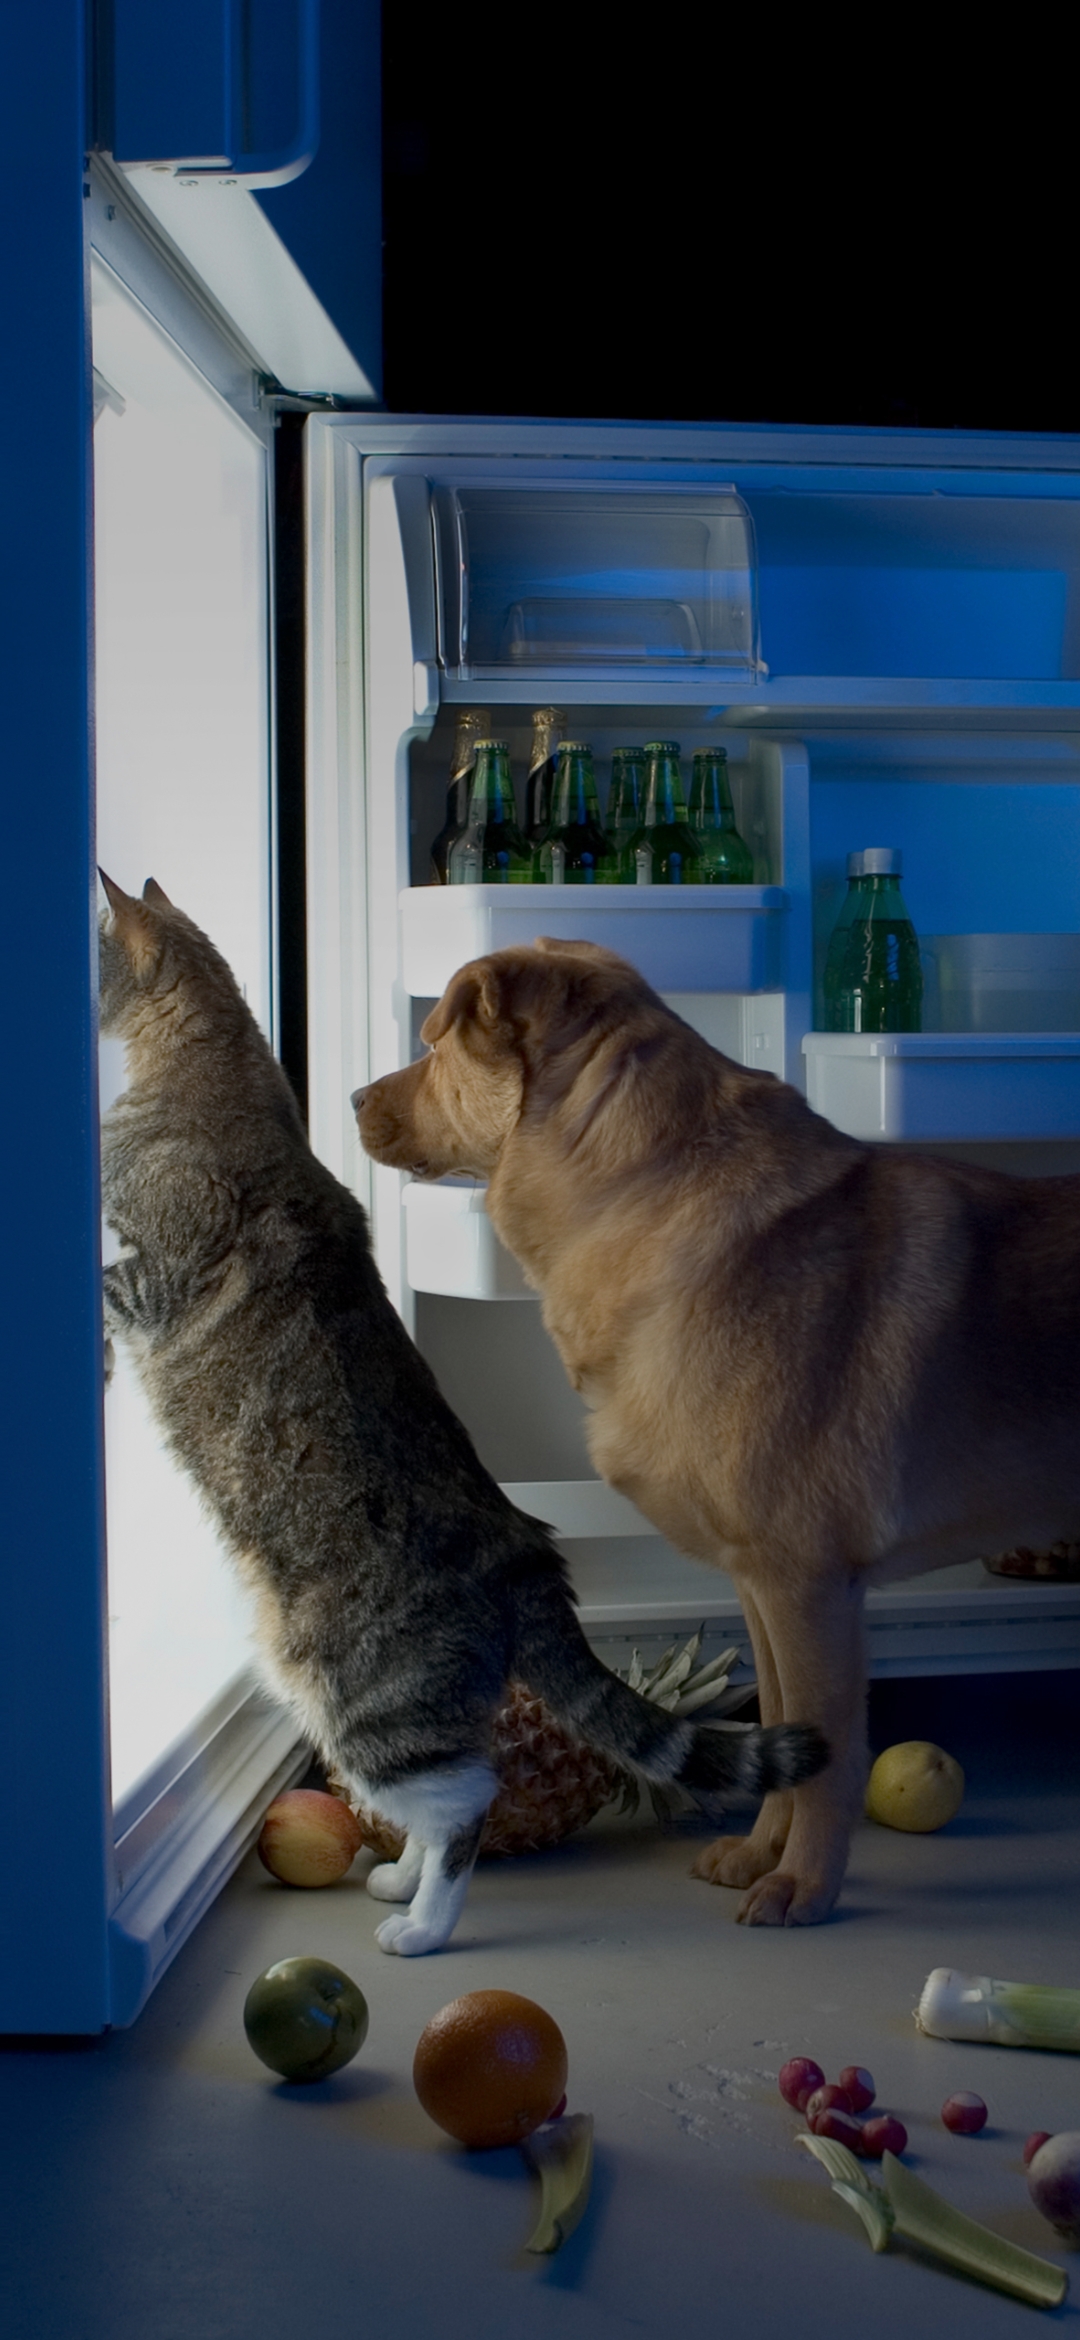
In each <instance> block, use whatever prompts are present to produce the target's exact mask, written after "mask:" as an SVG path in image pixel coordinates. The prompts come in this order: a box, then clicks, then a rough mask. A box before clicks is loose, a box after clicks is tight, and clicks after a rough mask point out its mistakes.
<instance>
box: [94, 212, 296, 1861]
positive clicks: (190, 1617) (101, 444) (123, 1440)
mask: <svg viewBox="0 0 1080 2340" xmlns="http://www.w3.org/2000/svg"><path fill="white" fill-rule="evenodd" d="M92 294H93V356H94V366H95V405H96V409H97V420H96V427H95V439H94V501H95V542H94V554H95V584H96V713H97V818H98V854H99V860H100V863H101V866H102V867H103V868H105V869H107V870H108V872H109V875H110V877H112V878H114V879H115V880H116V881H117V883H118V884H120V885H121V886H123V887H124V889H125V890H126V891H127V892H129V893H133V894H137V893H139V892H141V890H142V886H143V883H144V881H145V879H146V878H147V877H149V876H153V877H155V878H156V879H157V880H158V882H159V883H160V884H161V885H162V886H164V888H165V891H166V893H167V894H168V895H169V897H170V899H171V900H173V901H175V902H176V903H177V904H178V905H179V907H181V908H182V909H184V910H186V911H187V912H188V913H189V914H190V916H191V917H192V918H194V919H195V921H196V922H197V924H198V925H200V926H201V927H203V928H204V929H205V931H206V932H207V933H208V934H209V935H210V936H211V937H212V938H213V940H214V941H215V942H216V943H217V944H218V946H219V948H220V949H221V950H222V951H223V953H224V954H225V956H226V958H227V959H228V961H229V963H230V965H231V967H232V968H233V971H234V973H235V974H236V976H237V979H238V981H239V982H240V984H241V985H242V987H243V990H244V994H245V997H246V998H247V1000H248V1002H249V1004H250V1006H251V1007H252V1009H253V1010H254V1013H255V1014H256V1016H257V1017H258V1019H259V1022H260V1024H261V1025H262V1027H263V1030H264V1031H265V1032H266V1033H267V1034H268V1035H271V1034H272V1029H273V999H272V989H271V965H272V947H271V946H272V934H271V905H272V884H271V878H272V850H271V848H272V830H271V807H270V787H269V771H270V760H269V733H268V721H269V698H268V688H269V685H268V671H267V657H268V653H267V640H268V631H267V608H266V557H265V556H266V535H267V480H266V451H265V448H264V447H263V445H261V444H260V442H259V439H258V438H257V437H256V436H255V435H254V434H253V433H252V432H251V431H249V430H247V429H245V427H244V425H243V424H242V422H241V421H240V420H239V419H238V417H237V416H236V414H235V413H234V411H233V410H232V409H231V408H230V407H229V406H228V405H227V404H226V402H225V400H224V399H223V398H221V397H220V396H218V394H217V393H216V391H215V390H214V389H213V388H212V387H211V385H210V383H209V382H208V381H207V380H206V378H205V376H204V375H202V374H201V373H200V372H198V370H197V369H196V367H195V366H194V365H193V364H192V363H191V362H190V361H189V359H188V358H187V357H185V356H184V355H183V353H182V352H181V350H180V349H179V348H178V347H177V345H176V343H175V342H174V341H172V340H171V339H170V338H169V336H168V335H167V334H166V333H165V332H164V330H163V329H162V327H161V326H160V325H159V324H158V323H157V322H156V321H155V320H154V319H153V318H152V317H151V315H150V314H149V312H148V311H147V310H146V309H145V308H144V307H143V306H142V305H141V304H140V302H139V301H137V300H136V299H135V298H134V296H133V295H132V293H131V292H130V291H129V290H128V289H127V288H126V287H125V285H124V284H123V283H122V282H121V281H120V279H119V278H118V277H117V276H116V275H115V274H114V273H113V272H112V270H111V269H109V268H108V267H107V265H106V264H105V263H104V261H102V260H101V259H99V258H98V257H97V256H96V255H95V257H94V259H93V265H92ZM100 1081H101V1103H102V1109H103V1110H105V1109H106V1108H107V1106H108V1105H109V1104H110V1103H111V1101H112V1100H113V1098H114V1097H116V1096H117V1095H119V1093H120V1092H121V1090H122V1089H123V1087H124V1070H123V1051H122V1047H121V1044H120V1042H119V1041H116V1040H103V1041H102V1042H101V1068H100ZM104 1242H105V1257H106V1258H107V1259H108V1258H110V1257H114V1256H115V1255H116V1251H117V1248H118V1247H117V1245H116V1241H115V1238H114V1237H112V1236H111V1235H110V1234H109V1232H108V1230H106V1231H105V1237H104ZM105 1431H106V1471H107V1484H106V1505H107V1532H108V1600H109V1666H110V1709H111V1742H112V1773H113V1798H114V1807H115V1812H116V1826H117V1834H118V1835H119V1836H121V1837H122V1836H123V1834H124V1830H125V1824H126V1820H128V1819H130V1817H131V1815H132V1813H133V1812H135V1811H137V1810H138V1809H140V1808H141V1807H142V1806H143V1805H144V1804H145V1803H146V1802H147V1801H148V1800H150V1799H151V1798H152V1795H153V1793H154V1788H155V1782H156V1775H157V1773H158V1772H159V1771H160V1770H161V1769H162V1766H163V1764H164V1766H165V1770H168V1769H169V1768H170V1767H169V1765H168V1763H167V1762H166V1761H165V1759H166V1758H167V1757H168V1755H169V1751H170V1750H174V1751H175V1750H177V1749H178V1747H181V1746H182V1743H183V1742H185V1741H190V1742H191V1743H192V1745H195V1744H197V1743H199V1742H201V1740H202V1739H203V1738H205V1736H206V1735H207V1732H208V1729H209V1728H210V1727H211V1724H214V1725H215V1726H216V1725H217V1724H218V1723H219V1722H220V1721H221V1720H222V1719H223V1718H224V1716H225V1715H227V1714H228V1713H229V1712H230V1710H231V1709H232V1708H235V1707H236V1706H237V1705H238V1704H239V1703H240V1702H241V1701H242V1699H243V1697H244V1696H245V1695H246V1692H247V1691H248V1689H249V1688H250V1682H249V1678H248V1673H247V1668H248V1657H249V1651H248V1640H247V1623H246V1616H245V1612H244V1608H243V1603H242V1597H241V1594H240V1592H239V1589H238V1586H237V1582H236V1578H235V1574H234V1572H233V1570H232V1569H231V1567H229V1566H228V1565H227V1563H226V1562H225V1559H224V1556H223V1554H222V1552H221V1549H220V1546H219V1543H218V1539H217V1536H216V1534H215V1532H214V1530H213V1529H212V1527H211V1526H210V1524H209V1522H208V1520H207V1519H206V1517H205V1515H204V1513H203V1511H202V1509H201V1507H200V1504H199V1502H198V1499H197V1497H196V1495H195V1493H194V1490H193V1489H192V1487H191V1485H190V1483H189V1481H188V1480H187V1478H186V1477H185V1476H184V1474H183V1473H182V1472H180V1471H179V1470H178V1469H177V1468H176V1466H175V1465H174V1464H173V1462H172V1460H171V1459H170V1457H169V1455H168V1454H167V1453H166V1451H165V1450H164V1448H163V1445H162V1442H161V1439H160V1437H159V1435H158V1432H157V1430H156V1428H155V1426H154V1424H153V1422H152V1421H151V1419H150V1417H149V1414H148V1411H147V1407H146V1402H145V1399H144V1397H143V1395H142V1391H141V1388H140V1386H139V1384H138V1382H137V1380H136V1377H135V1375H134V1373H133V1371H132V1368H131V1366H130V1363H129V1361H128V1359H127V1357H126V1356H125V1354H124V1351H123V1348H122V1346H121V1345H120V1344H118V1345H117V1356H116V1365H115V1370H114V1373H113V1378H112V1382H111V1385H110V1387H109V1389H108V1392H107V1395H106V1403H105ZM208 1718H209V1720H208ZM178 1760H179V1757H178V1756H175V1755H174V1763H173V1766H172V1768H175V1767H176V1761H178Z"/></svg>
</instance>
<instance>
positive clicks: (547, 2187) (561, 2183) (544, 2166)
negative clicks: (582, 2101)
mask: <svg viewBox="0 0 1080 2340" xmlns="http://www.w3.org/2000/svg"><path fill="white" fill-rule="evenodd" d="M521 2150H522V2152H523V2154H524V2156H525V2159H526V2161H527V2162H528V2164H529V2167H530V2169H533V2170H535V2172H536V2175H537V2177H538V2178H539V2180H540V2189H541V2191H540V2217H539V2220H538V2222H537V2225H536V2227H535V2229H534V2231H533V2233H532V2234H531V2235H530V2236H529V2239H528V2242H527V2243H526V2245H525V2248H526V2250H527V2251H539V2252H547V2251H557V2250H558V2248H559V2244H560V2243H564V2242H565V2241H566V2238H567V2235H568V2234H573V2231H574V2228H575V2226H577V2225H578V2224H579V2223H580V2221H581V2219H582V2218H583V2217H584V2215H585V2210H586V2207H587V2205H588V2200H589V2189H590V2187H591V2185H592V2163H593V2117H592V2114H591V2113H564V2114H563V2115H562V2116H561V2118H560V2119H559V2120H557V2121H545V2123H544V2126H543V2128H542V2129H534V2130H533V2133H532V2136H531V2137H526V2139H525V2142H524V2144H523V2146H522V2148H521Z"/></svg>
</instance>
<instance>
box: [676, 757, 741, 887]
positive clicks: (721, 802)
mask: <svg viewBox="0 0 1080 2340" xmlns="http://www.w3.org/2000/svg"><path fill="white" fill-rule="evenodd" d="M690 826H691V828H692V829H693V831H694V834H695V836H696V838H697V840H698V850H699V853H700V855H701V869H700V873H699V876H698V881H697V882H698V884H699V885H700V886H752V885H753V882H754V856H753V854H752V853H751V851H750V847H749V845H748V844H747V843H746V841H745V839H744V838H742V837H740V835H739V832H738V830H737V828H736V826H735V807H734V805H733V804H732V801H731V782H730V780H729V779H728V768H727V749H726V748H722V747H706V748H696V749H695V751H694V777H693V781H692V783H691V788H690Z"/></svg>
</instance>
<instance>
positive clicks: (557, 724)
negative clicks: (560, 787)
mask: <svg viewBox="0 0 1080 2340" xmlns="http://www.w3.org/2000/svg"><path fill="white" fill-rule="evenodd" d="M532 720H533V735H532V752H531V754H530V757H529V777H528V780H527V781H526V784H525V841H526V843H527V844H529V845H531V846H532V848H533V851H534V852H535V851H536V850H537V848H538V847H539V846H541V845H542V844H543V842H544V839H545V837H546V836H547V833H548V829H549V828H550V826H551V798H552V791H553V789H554V786H555V753H556V749H557V747H558V744H559V735H560V733H561V731H562V728H563V725H564V723H565V721H566V717H565V715H564V714H563V711H562V708H561V707H537V708H536V709H535V710H534V713H533V719H532Z"/></svg>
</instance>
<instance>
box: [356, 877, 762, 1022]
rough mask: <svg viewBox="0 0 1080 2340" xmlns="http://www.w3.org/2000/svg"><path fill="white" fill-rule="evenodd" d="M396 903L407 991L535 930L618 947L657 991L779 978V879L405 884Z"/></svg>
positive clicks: (441, 984)
mask: <svg viewBox="0 0 1080 2340" xmlns="http://www.w3.org/2000/svg"><path fill="white" fill-rule="evenodd" d="M400 902H401V934H402V971H403V977H404V982H405V988H406V990H407V991H408V992H410V993H411V994H412V996H413V998H414V999H439V998H441V996H442V993H443V992H444V991H445V989H446V986H447V984H448V983H449V981H450V978H451V976H452V975H453V974H455V973H456V971H457V969H458V968H459V967H462V966H464V965H465V964H466V962H467V961H468V960H469V959H480V958H484V957H485V956H486V954H487V953H488V952H489V951H498V950H503V949H505V948H507V947H508V946H509V945H512V944H518V945H520V944H522V943H532V942H535V940H536V938H537V935H540V934H545V935H554V936H555V937H556V938H557V939H558V940H559V941H561V942H592V943H601V944H603V945H604V946H605V948H606V949H608V950H610V951H618V953H619V954H620V956H621V957H622V958H624V959H629V960H630V961H631V962H632V964H633V965H634V966H635V967H637V968H638V969H639V970H640V972H641V974H642V975H644V977H645V979H646V981H647V982H649V983H651V984H653V985H654V986H655V988H656V989H657V990H658V991H675V992H679V991H682V992H688V991H711V992H715V991H738V992H752V991H775V990H778V989H779V988H780V987H781V986H782V984H783V980H784V971H783V970H784V912H785V911H786V910H787V908H788V897H787V894H786V892H785V891H784V889H783V887H782V886H679V887H674V886H588V887H586V886H412V887H409V888H407V889H406V890H405V891H404V892H403V893H402V895H401V896H400Z"/></svg>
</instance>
